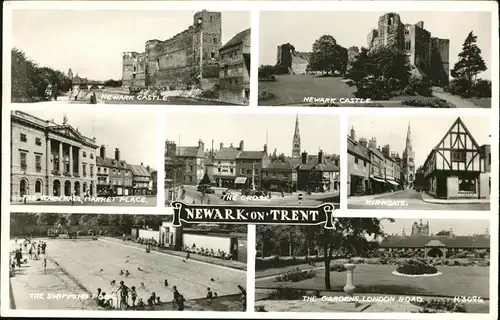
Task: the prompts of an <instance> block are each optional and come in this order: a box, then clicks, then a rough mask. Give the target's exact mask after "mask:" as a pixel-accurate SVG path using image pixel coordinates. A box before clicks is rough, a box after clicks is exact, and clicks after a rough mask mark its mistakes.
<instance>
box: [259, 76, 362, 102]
mask: <svg viewBox="0 0 500 320" xmlns="http://www.w3.org/2000/svg"><path fill="white" fill-rule="evenodd" d="M260 91H267V92H270V93H272V94H273V95H274V97H273V98H271V99H267V100H261V101H259V105H266V106H279V105H292V104H303V103H304V98H305V97H316V98H321V97H323V98H354V92H356V88H355V87H349V86H348V85H347V84H346V83H345V82H342V78H341V77H318V76H313V75H277V76H276V82H270V81H262V82H259V92H260Z"/></svg>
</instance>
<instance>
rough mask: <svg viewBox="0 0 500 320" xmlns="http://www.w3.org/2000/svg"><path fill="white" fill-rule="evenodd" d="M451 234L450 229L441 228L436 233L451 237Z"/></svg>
mask: <svg viewBox="0 0 500 320" xmlns="http://www.w3.org/2000/svg"><path fill="white" fill-rule="evenodd" d="M450 235H451V231H450V230H441V231H439V232H438V233H436V236H446V237H449V236H450Z"/></svg>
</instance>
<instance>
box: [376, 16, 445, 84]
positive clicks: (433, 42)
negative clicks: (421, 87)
mask: <svg viewBox="0 0 500 320" xmlns="http://www.w3.org/2000/svg"><path fill="white" fill-rule="evenodd" d="M367 43H368V48H369V50H370V51H374V50H377V49H379V48H382V47H394V48H397V49H399V50H402V51H405V52H406V53H407V55H408V57H409V59H410V63H411V64H412V66H413V67H414V70H413V74H414V75H415V76H417V77H419V78H424V77H425V78H427V79H429V80H430V81H431V83H432V84H433V85H438V86H445V85H447V84H448V82H449V75H450V67H449V55H450V53H449V47H450V40H448V39H439V38H437V37H431V33H430V32H429V31H427V30H425V29H424V22H423V21H419V22H417V23H416V24H414V25H412V24H404V23H403V22H402V21H401V18H400V16H399V15H398V14H396V13H386V14H384V15H383V16H381V17H380V18H379V20H378V29H373V30H372V31H370V32H369V33H368V36H367Z"/></svg>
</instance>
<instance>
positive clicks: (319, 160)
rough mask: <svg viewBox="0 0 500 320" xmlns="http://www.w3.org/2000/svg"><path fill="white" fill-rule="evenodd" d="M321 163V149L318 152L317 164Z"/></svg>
mask: <svg viewBox="0 0 500 320" xmlns="http://www.w3.org/2000/svg"><path fill="white" fill-rule="evenodd" d="M320 163H323V150H319V152H318V164H320Z"/></svg>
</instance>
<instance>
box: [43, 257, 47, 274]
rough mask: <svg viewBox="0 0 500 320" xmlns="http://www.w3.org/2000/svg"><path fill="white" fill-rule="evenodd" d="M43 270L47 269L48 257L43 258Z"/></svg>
mask: <svg viewBox="0 0 500 320" xmlns="http://www.w3.org/2000/svg"><path fill="white" fill-rule="evenodd" d="M43 270H44V271H45V270H47V258H43Z"/></svg>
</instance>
